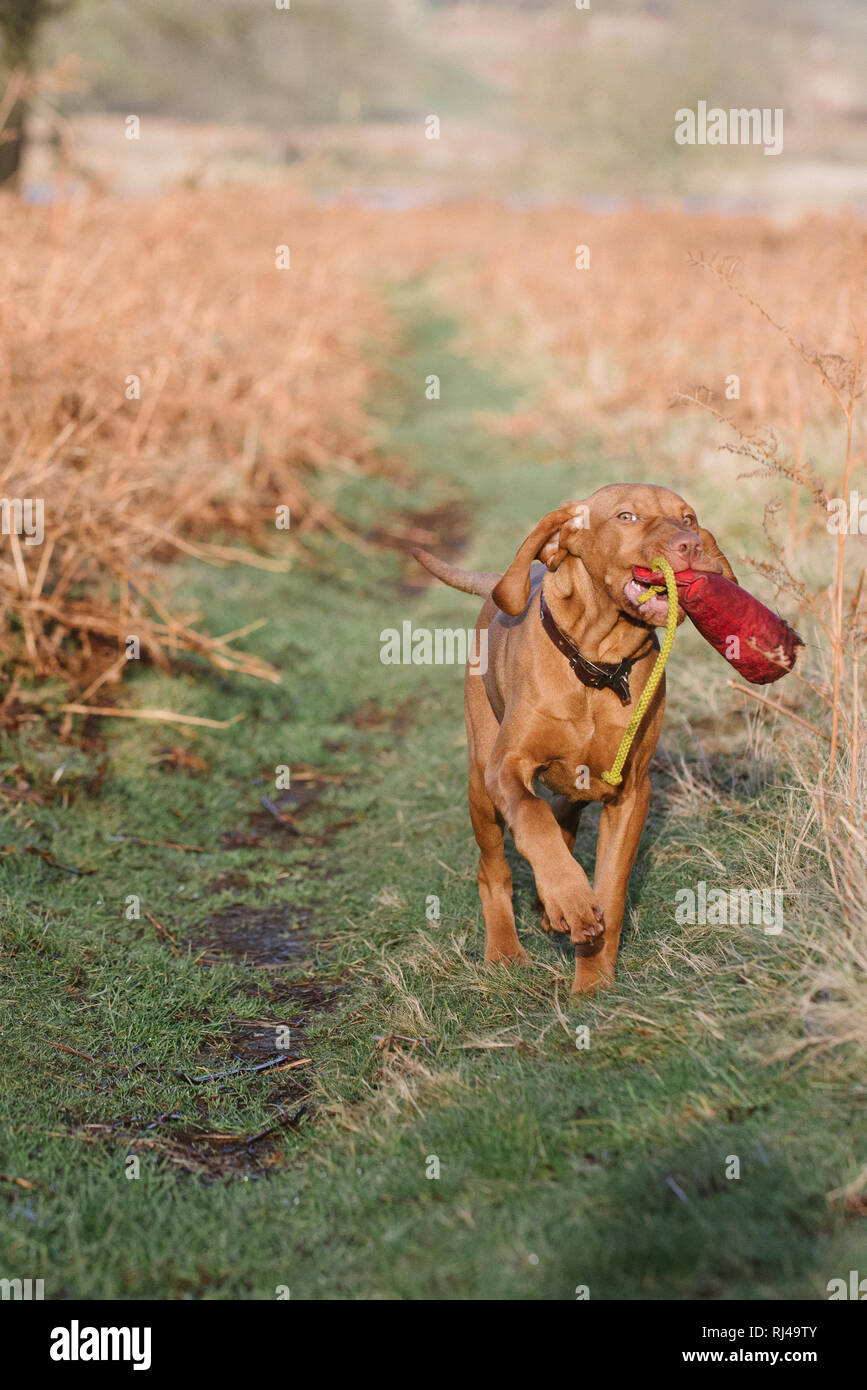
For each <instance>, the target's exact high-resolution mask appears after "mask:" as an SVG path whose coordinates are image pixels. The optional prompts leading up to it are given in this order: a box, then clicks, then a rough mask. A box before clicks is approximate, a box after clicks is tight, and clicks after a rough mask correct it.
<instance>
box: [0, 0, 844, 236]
mask: <svg viewBox="0 0 867 1390" xmlns="http://www.w3.org/2000/svg"><path fill="white" fill-rule="evenodd" d="M0 24H2V29H3V34H4V37H5V52H6V64H7V68H9V67H12V68H14V67H19V68H24V69H26V70H27V71H28V72H32V73H35V74H36V75H37V76H38V78H39V86H40V93H39V101H38V102H37V103H36V109H34V110H33V112H32V116H31V119H30V121H29V135H30V140H29V142H28V145H27V147H26V148H25V149H24V151H23V188H24V191H25V194H26V196H28V197H32V198H39V197H42V196H46V193H47V189H48V188H50V185H51V182H52V179H53V177H54V174H55V171H56V168H57V152H58V142H59V141H60V140H61V139H63V140H67V141H68V144H69V175H70V177H72V178H77V179H82V180H98V181H99V182H100V183H101V184H104V185H105V186H106V187H109V188H112V189H115V190H117V191H123V192H131V191H134V192H144V191H154V190H156V189H160V188H165V187H166V186H167V185H171V184H173V183H177V182H178V181H186V182H188V183H193V184H197V183H211V182H220V181H224V180H226V179H243V180H250V179H255V180H257V181H263V182H264V181H267V182H277V181H282V180H287V179H291V180H293V181H296V182H297V183H299V184H301V185H303V186H304V187H305V188H306V189H308V190H310V191H311V192H313V193H315V194H316V195H317V196H318V197H320V198H326V199H327V198H329V197H333V196H335V195H339V194H345V193H351V194H352V195H354V196H355V197H357V198H359V199H361V200H363V201H368V202H374V203H381V204H384V205H386V206H390V205H392V204H396V205H399V206H402V205H406V204H411V203H414V202H419V201H425V200H430V199H440V198H451V197H460V196H464V195H466V194H473V195H478V194H483V195H489V196H494V197H509V198H513V199H517V200H522V201H524V202H527V203H530V204H544V203H545V202H547V201H561V200H571V199H576V198H586V197H590V198H598V199H600V200H604V199H612V198H614V199H618V198H624V197H629V198H630V199H637V198H654V199H658V198H672V197H679V198H689V199H690V203H691V205H692V206H695V207H702V206H706V205H713V206H714V207H719V208H723V209H729V210H737V209H738V208H743V207H746V206H753V207H755V206H762V207H767V206H769V205H773V206H774V207H776V208H780V207H788V208H792V207H794V208H799V207H804V206H810V205H813V206H822V207H823V208H828V207H837V206H840V205H841V204H844V203H850V204H857V205H858V206H861V207H863V206H864V205H865V201H867V171H865V167H864V161H863V152H864V142H865V137H867V81H865V78H867V42H865V37H867V7H865V6H864V4H863V3H861V0H831V2H830V3H826V4H823V5H816V4H814V3H812V2H811V0H763V2H762V3H761V4H757V3H755V0H726V3H725V4H717V3H712V0H607V2H606V3H601V0H600V3H594V4H593V6H592V8H590V9H587V10H579V9H577V8H576V7H575V6H574V4H572V2H571V0H568V2H567V0H487V3H484V4H467V3H462V2H461V0H458V3H453V0H380V3H378V4H376V5H370V4H367V5H365V4H361V3H358V0H291V8H290V9H286V10H279V9H277V8H276V4H274V3H270V0H269V3H265V0H210V3H209V4H208V5H206V6H203V5H201V4H198V3H196V0H149V3H148V4H146V5H138V6H130V5H128V4H126V3H124V0H78V3H76V0H2V4H0ZM699 99H705V100H708V101H709V103H710V104H713V103H714V102H716V101H718V102H719V104H721V105H723V106H725V107H729V106H741V105H746V106H756V105H758V106H760V107H772V108H773V107H783V108H784V109H785V158H784V159H780V158H776V159H773V158H763V157H762V155H761V153H760V152H759V151H757V150H755V149H751V148H747V149H730V150H729V151H728V152H727V158H726V160H725V164H724V168H721V167H720V163H721V161H719V160H718V159H715V155H716V153H717V152H716V151H715V150H713V149H710V148H708V147H705V148H700V147H694V148H691V149H686V150H685V149H684V148H682V147H678V146H676V145H675V144H674V143H673V140H672V127H673V115H674V110H675V108H676V107H679V106H693V107H694V106H695V103H696V101H697V100H699ZM128 113H134V114H137V115H138V116H140V117H141V118H142V120H143V122H146V128H147V138H146V139H145V140H143V141H142V142H141V144H140V146H139V147H138V148H136V151H135V157H134V158H131V157H130V150H129V148H128V146H127V145H126V142H124V141H121V140H119V138H118V132H119V129H120V126H119V122H118V117H121V116H125V115H126V114H128ZM431 114H436V115H438V116H439V117H440V120H441V123H442V129H441V138H440V139H439V140H426V139H423V138H422V135H423V121H424V119H425V117H426V116H428V115H431ZM7 129H8V122H7ZM2 153H4V154H5V157H6V168H7V172H8V170H9V167H10V161H11V162H12V163H14V157H15V154H16V151H15V149H14V148H12V147H10V143H9V142H7V145H6V147H5V149H4V150H3V151H2Z"/></svg>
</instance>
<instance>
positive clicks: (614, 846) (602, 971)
mask: <svg viewBox="0 0 867 1390" xmlns="http://www.w3.org/2000/svg"><path fill="white" fill-rule="evenodd" d="M649 805H650V778H649V777H648V776H647V775H646V774H644V775H642V776H641V777H637V778H635V779H634V780H631V779H630V780H629V781H627V782H626V783H625V784H624V785H623V786H622V787H621V789H620V792H619V793H618V796H617V798H616V800H614V801H609V802H606V803H605V805H603V807H602V812H601V814H600V817H599V838H598V840H597V842H596V873H595V875H594V883H595V887H596V894H597V897H598V898H599V901H600V903H601V905H602V909H603V911H604V913H605V937H604V940H602V941H598V942H590V943H588V944H587V945H586V946H584V947H578V948H576V952H575V982H574V984H573V986H572V993H573V994H592V993H593V991H594V990H595V989H597V988H598V987H599V986H600V985H605V984H611V982H612V980H613V979H614V968H615V966H616V964H617V951H618V948H619V946H620V929H621V926H622V925H623V913H624V909H625V907H626V890H627V886H628V884H629V875H630V873H631V872H632V866H633V864H634V863H635V856H636V854H637V853H638V842H639V840H640V839H641V832H642V830H643V829H644V823H645V821H646V820H647V811H648V807H649Z"/></svg>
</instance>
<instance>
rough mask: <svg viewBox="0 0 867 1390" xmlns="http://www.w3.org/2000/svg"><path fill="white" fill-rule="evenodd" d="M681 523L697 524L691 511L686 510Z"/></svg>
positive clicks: (687, 524)
mask: <svg viewBox="0 0 867 1390" xmlns="http://www.w3.org/2000/svg"><path fill="white" fill-rule="evenodd" d="M683 524H684V526H697V525H698V522H697V521H696V519H695V517H694V516H693V515H692V513H691V512H687V513H686V516H685V517H684V518H683Z"/></svg>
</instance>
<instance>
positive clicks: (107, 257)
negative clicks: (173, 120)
mask: <svg viewBox="0 0 867 1390" xmlns="http://www.w3.org/2000/svg"><path fill="white" fill-rule="evenodd" d="M284 245H285V246H288V247H289V249H290V268H289V269H285V270H281V269H277V268H276V266H275V258H276V250H277V247H278V246H284ZM0 256H2V261H3V267H4V276H3V281H4V290H3V294H2V296H0V494H2V496H3V497H6V498H41V499H44V505H45V514H46V522H45V542H44V544H43V545H41V546H35V547H32V548H30V547H28V546H26V545H24V544H22V543H21V541H20V539H19V537H17V536H16V535H14V534H11V535H6V536H3V537H0V541H2V550H0V583H2V586H3V595H4V603H3V611H2V617H0V649H2V653H3V657H4V659H5V661H6V663H7V669H8V668H10V667H11V668H13V669H14V668H16V667H18V668H20V667H24V666H26V667H27V668H28V669H30V670H31V671H33V672H35V673H36V674H37V675H39V676H45V675H51V674H54V675H62V676H63V677H65V678H68V679H69V680H71V682H72V684H73V686H74V687H76V686H77V688H78V692H79V694H80V695H84V696H85V698H87V697H89V696H90V695H92V694H93V693H94V690H95V689H96V688H97V686H95V685H94V681H96V682H97V683H99V682H101V681H103V680H104V679H105V677H106V675H107V673H109V672H110V673H111V675H112V676H117V675H118V674H119V673H120V671H121V670H122V669H123V666H124V654H123V643H124V639H125V637H126V636H127V635H129V634H134V635H137V636H138V637H139V638H140V641H141V645H142V649H143V652H144V653H145V654H146V655H148V656H150V657H151V658H153V659H155V660H157V661H159V662H161V663H163V664H165V663H166V662H167V661H168V654H169V652H170V650H173V649H177V648H178V647H181V648H185V649H192V650H198V651H200V652H202V653H203V654H204V655H205V656H207V657H208V658H209V659H210V660H212V661H214V662H216V664H218V665H220V666H226V667H229V668H235V669H243V670H247V671H250V672H251V673H253V674H257V675H265V676H273V674H274V673H273V672H271V671H270V669H269V668H267V667H265V665H264V664H263V663H262V662H257V661H255V660H253V659H252V658H250V657H248V656H243V655H242V654H241V653H240V652H239V651H238V650H237V649H236V648H235V647H234V646H233V643H232V642H231V641H225V640H222V641H221V640H215V639H214V637H213V636H212V635H207V634H204V633H202V632H201V631H200V630H199V629H198V628H197V627H196V626H195V623H194V622H193V621H190V620H188V619H187V618H186V617H185V616H184V615H183V614H170V613H168V612H167V611H166V610H165V608H164V606H163V604H162V603H161V601H160V598H159V592H158V583H157V573H156V571H155V569H154V563H153V562H154V561H155V560H156V559H157V558H159V557H161V556H166V555H168V554H171V553H177V552H185V553H187V552H191V553H193V554H199V555H202V556H203V557H204V558H206V559H208V560H210V561H211V562H213V563H217V564H225V563H228V562H230V561H234V560H238V559H246V560H247V561H248V562H249V563H255V564H258V565H263V566H269V565H281V566H282V565H283V564H285V548H284V552H283V554H282V555H281V554H280V553H279V548H278V547H276V541H277V539H278V536H277V533H276V531H274V530H273V522H274V518H275V510H274V509H275V507H276V506H277V505H281V504H284V505H286V506H288V507H289V508H290V509H291V517H292V527H293V530H294V531H295V532H296V533H297V532H298V531H300V532H301V533H302V534H303V530H304V528H305V526H309V525H311V524H313V523H314V522H315V520H316V519H317V517H318V516H320V515H321V511H322V509H321V508H320V509H318V510H317V508H316V506H315V504H314V503H313V501H312V497H311V494H310V490H309V486H308V484H309V480H310V476H311V475H312V474H313V473H314V472H315V471H316V470H322V469H329V468H333V467H347V466H352V467H356V466H358V467H364V466H365V465H366V464H367V463H368V462H369V454H370V441H369V436H368V429H367V422H366V419H365V416H364V413H363V403H364V400H365V397H366V395H367V393H368V390H369V383H370V375H371V365H370V361H369V360H368V358H367V357H366V356H365V354H364V353H363V351H362V350H361V348H362V343H363V341H364V340H365V339H366V338H367V337H368V336H370V335H376V336H377V337H379V338H380V339H382V338H383V336H384V335H385V334H386V333H387V321H386V319H385V316H384V314H383V310H382V306H381V303H380V301H379V299H378V298H377V296H376V295H375V293H374V292H373V291H372V289H371V288H370V287H369V286H368V285H367V284H366V283H365V279H364V271H365V269H366V261H365V254H364V249H363V238H357V239H356V238H354V237H353V236H352V235H350V234H348V231H347V226H346V222H345V220H338V219H336V218H334V217H333V216H329V215H328V214H326V213H322V212H317V211H315V210H313V209H310V208H307V207H303V206H298V205H297V204H296V205H293V203H292V202H291V201H290V200H289V199H287V198H286V197H280V196H276V195H272V196H270V197H261V198H256V199H252V198H251V199H248V198H246V197H245V196H244V195H239V194H237V193H231V192H230V193H225V194H224V193H213V194H211V193H201V192H196V193H193V192H178V193H175V194H173V195H171V196H168V197H165V198H162V199H160V200H159V201H154V202H139V201H136V202H116V201H115V202H112V201H108V200H100V199H93V198H81V199H73V200H71V201H68V202H62V203H57V204H55V205H54V206H52V207H51V208H42V207H33V206H26V205H24V204H22V203H20V202H17V201H16V200H14V199H13V198H11V197H7V198H5V199H4V200H3V216H2V219H0ZM133 377H135V378H137V379H138V381H139V383H140V388H138V390H139V398H138V399H136V398H135V395H136V390H137V388H136V386H135V383H133V382H131V380H130V379H131V378H133ZM268 521H270V522H271V523H272V535H273V536H274V540H275V546H274V547H273V549H274V551H275V553H274V554H273V555H272V556H271V557H270V558H269V557H268V556H267V555H263V554H262V553H261V547H262V545H263V542H264V540H265V537H266V534H267V533H266V532H265V530H264V523H266V522H268ZM217 531H221V532H225V533H231V534H235V535H237V536H240V537H242V538H245V539H246V540H247V541H248V542H254V543H255V545H256V546H257V547H259V549H258V550H257V551H255V552H254V551H253V550H250V549H249V548H248V549H247V550H246V551H243V550H239V549H238V548H237V547H232V548H231V551H227V550H226V548H225V547H223V546H213V545H211V544H209V542H208V540H207V538H208V537H210V536H212V535H213V533H214V532H217Z"/></svg>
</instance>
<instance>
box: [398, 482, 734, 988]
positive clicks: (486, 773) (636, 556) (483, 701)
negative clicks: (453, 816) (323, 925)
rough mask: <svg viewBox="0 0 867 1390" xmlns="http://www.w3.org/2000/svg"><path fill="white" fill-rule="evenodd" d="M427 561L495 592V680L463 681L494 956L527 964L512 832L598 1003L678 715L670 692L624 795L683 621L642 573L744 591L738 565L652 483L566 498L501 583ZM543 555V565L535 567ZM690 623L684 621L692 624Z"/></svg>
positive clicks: (485, 620) (458, 580) (547, 912)
mask: <svg viewBox="0 0 867 1390" xmlns="http://www.w3.org/2000/svg"><path fill="white" fill-rule="evenodd" d="M414 554H415V556H416V558H417V559H418V560H419V562H420V563H421V564H422V565H424V566H425V568H426V569H428V570H430V572H431V573H432V574H434V575H436V577H437V578H438V579H441V580H443V582H444V583H446V584H449V585H451V586H452V587H453V588H456V589H462V590H463V591H464V592H466V593H472V594H479V595H483V596H484V597H485V604H484V607H483V608H482V611H481V613H480V615H479V620H478V623H477V624H476V631H477V641H478V642H479V643H480V644H481V643H482V642H483V641H484V640H485V639H484V638H483V637H482V636H481V634H483V633H485V632H486V633H487V639H486V640H487V670H486V671H485V674H484V675H480V674H478V673H475V672H473V671H472V670H471V668H470V667H468V668H467V675H466V679H465V684H464V689H465V699H464V708H465V713H466V721H467V739H468V745H469V764H470V769H469V771H470V778H469V801H470V816H471V819H472V823H473V830H474V832H475V836H476V840H477V842H478V846H479V851H480V857H479V874H478V879H479V894H480V897H481V900H482V912H483V914H484V918H485V958H486V959H487V960H490V961H517V962H524V961H526V959H527V957H526V953H525V951H524V949H523V947H522V946H521V943H520V942H519V940H518V936H517V933H516V931H515V914H514V911H513V909H512V875H511V872H510V870H509V866H508V863H507V861H506V856H505V852H504V846H503V830H504V826H508V828H509V830H510V831H511V833H512V836H513V838H514V841H515V845H516V846H517V849H518V851H519V853H520V854H522V855H523V856H524V858H525V859H526V860H528V862H529V863H530V865H531V867H532V869H533V873H534V874H535V877H536V888H537V891H538V894H539V897H540V899H541V902H542V906H543V909H544V912H543V918H542V925H543V926H544V927H545V929H546V930H547V931H555V932H563V933H566V932H568V933H569V936H570V937H571V940H572V941H573V942H574V944H575V954H576V962H575V982H574V985H573V993H578V994H580V993H587V992H591V991H592V990H594V989H595V988H596V987H597V986H598V985H600V984H603V983H608V982H610V981H611V980H612V978H613V976H614V967H615V963H616V961H617V948H618V944H619V940H620V928H621V923H622V919H623V910H624V906H625V902H626V888H627V883H628V880H629V874H630V872H631V869H632V865H633V863H634V861H635V855H636V852H637V849H638V842H639V839H640V838H641V831H642V829H643V827H644V822H645V820H646V818H647V810H648V803H649V798H650V780H649V777H648V768H649V766H650V760H651V757H652V756H653V751H654V749H655V747H656V742H657V739H658V738H659V731H660V726H661V724H662V714H663V710H664V707H665V683H664V681H662V682H661V683H660V686H659V689H658V690H657V692H656V694H655V696H654V698H653V700H652V701H651V704H650V707H649V709H648V710H647V713H646V714H645V716H644V719H643V721H642V724H641V726H640V728H639V731H638V733H637V735H636V737H635V741H634V743H633V744H632V748H631V751H630V753H629V757H628V758H627V761H626V766H625V768H624V773H623V782H622V785H620V786H619V787H611V786H609V785H608V784H607V783H606V782H603V781H602V780H601V774H602V773H603V772H605V771H608V770H610V768H611V765H612V763H613V762H614V759H615V756H616V754H617V750H618V748H619V746H620V740H621V738H622V737H623V733H624V730H625V729H626V726H627V724H628V723H629V720H630V717H631V715H632V712H633V710H634V708H635V703H636V701H637V700H638V698H639V696H640V694H641V692H642V690H643V689H644V685H645V683H646V681H647V678H648V676H649V675H650V672H651V670H652V669H653V663H654V660H655V658H656V655H657V650H658V646H657V642H656V639H655V637H654V636H653V635H652V633H653V628H655V627H659V626H663V625H664V624H665V621H666V618H667V615H668V598H667V597H666V595H665V594H660V595H657V596H656V597H654V598H652V599H650V600H649V601H647V602H645V603H642V604H639V603H638V598H639V595H640V593H641V591H642V585H641V584H640V582H639V581H638V580H636V579H635V578H634V577H633V573H632V570H633V566H644V567H645V568H647V569H651V568H652V567H653V560H654V559H655V557H656V556H658V555H662V556H664V557H665V558H666V559H667V560H668V561H669V563H670V564H671V567H672V569H673V570H675V571H678V570H682V569H694V570H708V571H712V572H714V573H716V574H724V575H725V576H726V578H728V579H731V580H734V578H735V576H734V574H733V573H732V570H731V566H730V565H729V563H728V561H727V560H726V558H725V556H724V555H723V554H722V552H721V551H720V549H719V547H718V546H717V543H716V541H715V540H714V538H713V536H712V535H711V534H710V532H709V531H705V530H703V529H702V528H701V527H700V526H699V525H698V521H697V518H696V514H695V511H694V509H693V508H692V507H690V506H689V505H688V503H686V502H684V500H683V498H682V497H678V496H677V494H676V493H674V492H669V491H668V489H667V488H662V487H651V486H647V485H644V484H640V483H634V484H633V483H624V484H616V485H611V486H609V487H603V488H600V489H599V491H598V492H595V493H594V494H593V496H592V497H590V498H588V500H587V501H586V502H564V503H563V505H562V506H561V507H559V508H558V509H557V510H556V511H553V512H550V513H549V514H548V515H547V516H544V517H543V518H542V520H541V521H540V522H539V523H538V525H537V526H535V527H534V529H533V530H532V531H531V533H530V535H529V536H528V537H527V539H526V540H525V541H524V543H523V545H522V546H521V547H520V549H519V550H518V553H517V555H516V556H515V559H514V560H513V561H512V563H511V565H510V566H509V568H508V569H507V570H506V573H505V574H504V575H502V576H500V575H499V574H481V573H476V572H474V571H468V570H461V569H457V568H455V567H454V566H453V565H449V564H446V563H444V562H443V561H440V560H437V559H436V558H435V557H434V556H433V555H429V554H427V553H426V552H425V551H419V550H417V551H415V552H414ZM537 559H541V560H542V561H543V562H544V563H543V564H534V561H535V560H537ZM546 567H547V568H546ZM735 582H736V581H735ZM540 589H541V594H540ZM546 608H547V613H546V612H545V610H546ZM683 617H684V614H683V612H682V611H681V612H680V613H679V617H678V621H679V622H682V621H683ZM573 656H574V658H575V659H574V660H573V659H572V658H573ZM621 663H624V664H623V665H621ZM617 668H619V669H617ZM586 679H589V680H591V681H597V682H601V684H599V685H597V686H596V687H594V685H593V684H590V685H588V684H585V683H584V682H585V680H586ZM624 682H625V683H624ZM624 700H628V703H624ZM535 778H538V780H539V781H540V782H541V783H543V785H544V786H546V787H548V788H549V789H550V790H551V791H552V792H553V793H554V798H553V801H552V802H550V803H549V802H548V801H546V800H542V799H541V798H540V797H537V796H536V795H534V793H533V781H534V779H535ZM590 801H601V802H602V811H601V815H600V821H599V837H598V841H597V847H596V873H595V882H594V886H593V887H592V888H591V886H590V883H589V880H588V878H587V875H586V874H585V872H584V870H583V869H582V868H581V866H580V865H579V864H578V863H577V861H576V860H575V859H574V857H573V853H572V851H573V847H574V843H575V834H576V831H577V828H578V820H579V817H580V815H581V810H582V808H583V806H584V805H586V804H587V802H590Z"/></svg>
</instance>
